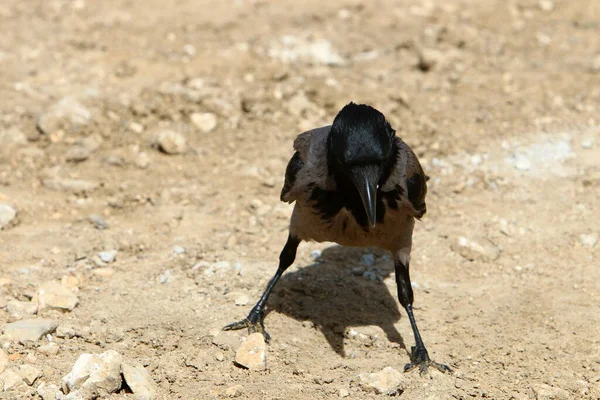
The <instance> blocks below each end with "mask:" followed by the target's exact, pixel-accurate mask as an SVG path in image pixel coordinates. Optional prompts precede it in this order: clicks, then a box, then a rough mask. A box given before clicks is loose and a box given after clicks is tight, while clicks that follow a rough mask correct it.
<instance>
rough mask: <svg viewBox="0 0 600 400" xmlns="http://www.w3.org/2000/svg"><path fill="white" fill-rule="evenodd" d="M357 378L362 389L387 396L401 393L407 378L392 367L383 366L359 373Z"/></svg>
mask: <svg viewBox="0 0 600 400" xmlns="http://www.w3.org/2000/svg"><path fill="white" fill-rule="evenodd" d="M358 379H359V385H360V387H361V388H362V389H363V390H365V391H367V392H370V391H374V392H375V393H377V394H387V395H389V396H391V395H397V394H401V393H402V392H403V391H404V389H405V388H406V382H407V378H406V377H405V376H404V375H403V374H402V373H401V372H399V371H397V370H395V369H394V368H392V367H385V368H384V369H382V370H381V371H379V372H374V373H364V374H360V375H359V376H358Z"/></svg>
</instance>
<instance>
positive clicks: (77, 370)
mask: <svg viewBox="0 0 600 400" xmlns="http://www.w3.org/2000/svg"><path fill="white" fill-rule="evenodd" d="M121 384H122V380H121V355H120V354H119V353H117V352H116V351H114V350H109V351H107V352H105V353H102V354H87V353H86V354H82V355H81V356H79V358H78V359H77V361H76V362H75V365H73V368H72V369H71V372H69V373H68V374H67V375H66V376H65V377H63V378H62V389H63V392H64V393H66V394H68V393H70V392H72V391H80V392H81V393H85V395H87V396H89V397H90V398H96V397H108V395H109V394H111V393H114V392H116V391H117V390H119V389H120V388H121Z"/></svg>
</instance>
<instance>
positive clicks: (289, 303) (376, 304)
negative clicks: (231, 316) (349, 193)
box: [266, 245, 406, 357]
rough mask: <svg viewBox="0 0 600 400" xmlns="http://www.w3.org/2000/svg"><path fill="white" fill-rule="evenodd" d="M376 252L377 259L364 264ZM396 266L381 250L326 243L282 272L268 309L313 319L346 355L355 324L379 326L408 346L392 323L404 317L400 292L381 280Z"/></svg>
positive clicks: (389, 338) (329, 341)
mask: <svg viewBox="0 0 600 400" xmlns="http://www.w3.org/2000/svg"><path fill="white" fill-rule="evenodd" d="M373 256H375V264H374V265H372V266H366V265H365V264H369V261H373V258H372V257H373ZM363 257H364V258H366V259H363ZM369 258H371V260H369ZM364 261H366V263H365V262H364ZM363 269H364V272H362V271H363ZM393 270H394V267H393V261H392V260H391V257H390V256H389V254H387V253H385V252H384V251H382V250H379V249H362V248H350V247H343V246H337V245H335V246H331V247H328V248H326V249H325V250H323V252H322V253H321V256H320V257H319V258H318V259H317V260H316V262H315V263H314V264H311V265H308V266H306V267H303V268H300V269H299V270H297V271H290V272H286V273H285V274H284V275H283V276H282V277H281V279H280V280H279V282H278V283H277V286H275V289H274V290H273V292H272V294H271V296H270V298H269V301H268V305H267V310H266V311H267V314H268V313H269V312H272V311H274V312H278V313H282V314H285V315H287V316H290V317H292V318H294V319H296V320H298V321H311V322H312V323H313V324H314V326H315V327H316V328H317V329H319V330H320V331H321V332H322V333H323V335H324V336H325V338H326V339H327V341H328V343H329V345H330V346H331V348H332V349H333V350H334V351H335V352H336V353H338V354H339V355H340V356H342V357H345V356H346V354H345V351H344V335H345V334H346V332H347V330H348V328H349V327H357V326H373V325H374V326H379V327H380V328H381V329H382V330H383V331H384V333H385V334H386V336H387V339H388V340H389V341H390V342H394V343H397V344H399V345H400V346H401V347H402V348H403V349H405V350H406V346H405V344H404V340H403V339H402V336H401V335H400V333H399V332H398V331H397V330H396V328H395V326H394V323H396V322H397V321H398V320H399V319H400V311H399V308H398V303H397V300H396V297H395V296H393V295H392V294H391V293H390V291H389V290H388V288H387V286H386V285H385V283H384V282H383V279H385V278H387V277H389V276H390V275H391V274H392V273H393Z"/></svg>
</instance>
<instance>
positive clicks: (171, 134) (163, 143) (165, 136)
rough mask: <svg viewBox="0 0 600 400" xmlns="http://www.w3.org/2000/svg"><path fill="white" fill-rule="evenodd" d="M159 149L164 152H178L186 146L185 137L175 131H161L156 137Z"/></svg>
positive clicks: (181, 151)
mask: <svg viewBox="0 0 600 400" xmlns="http://www.w3.org/2000/svg"><path fill="white" fill-rule="evenodd" d="M156 144H157V145H158V148H159V150H161V151H162V152H164V153H166V154H180V153H183V152H184V151H185V150H186V148H187V142H186V140H185V137H184V136H183V135H182V134H181V133H179V132H175V131H161V132H159V133H158V135H157V137H156Z"/></svg>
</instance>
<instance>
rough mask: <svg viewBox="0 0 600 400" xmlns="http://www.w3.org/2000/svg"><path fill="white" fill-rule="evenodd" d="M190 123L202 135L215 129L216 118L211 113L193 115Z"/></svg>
mask: <svg viewBox="0 0 600 400" xmlns="http://www.w3.org/2000/svg"><path fill="white" fill-rule="evenodd" d="M190 121H192V124H194V126H195V127H196V128H198V129H199V130H200V132H203V133H209V132H212V131H213V130H214V129H215V128H216V127H217V116H216V115H215V114H213V113H193V114H192V115H190Z"/></svg>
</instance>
